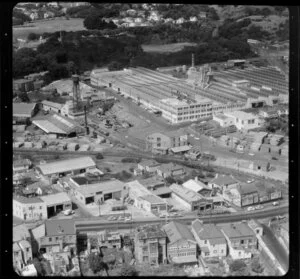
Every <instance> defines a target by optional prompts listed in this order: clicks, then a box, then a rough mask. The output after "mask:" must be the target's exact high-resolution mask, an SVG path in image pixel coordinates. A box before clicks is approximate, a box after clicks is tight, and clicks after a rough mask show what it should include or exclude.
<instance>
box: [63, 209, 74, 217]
mask: <svg viewBox="0 0 300 279" xmlns="http://www.w3.org/2000/svg"><path fill="white" fill-rule="evenodd" d="M63 213H64V215H66V216H68V215H71V214H74V210H72V209H66V210H65V211H63Z"/></svg>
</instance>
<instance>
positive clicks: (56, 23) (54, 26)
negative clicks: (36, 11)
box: [13, 18, 85, 39]
mask: <svg viewBox="0 0 300 279" xmlns="http://www.w3.org/2000/svg"><path fill="white" fill-rule="evenodd" d="M60 30H64V31H80V30H85V27H84V26H83V19H82V18H71V19H69V20H67V19H63V18H56V19H53V20H44V21H36V22H33V23H27V24H24V25H23V27H13V38H14V39H17V38H18V39H26V38H27V36H28V34H30V33H36V34H43V33H44V32H56V31H60Z"/></svg>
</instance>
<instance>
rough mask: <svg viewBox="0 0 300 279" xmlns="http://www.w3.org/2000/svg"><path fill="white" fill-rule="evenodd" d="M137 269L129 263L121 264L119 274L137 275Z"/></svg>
mask: <svg viewBox="0 0 300 279" xmlns="http://www.w3.org/2000/svg"><path fill="white" fill-rule="evenodd" d="M138 275H139V273H138V271H137V270H136V269H135V268H134V267H133V266H131V265H128V264H125V265H123V266H122V268H121V271H120V276H138Z"/></svg>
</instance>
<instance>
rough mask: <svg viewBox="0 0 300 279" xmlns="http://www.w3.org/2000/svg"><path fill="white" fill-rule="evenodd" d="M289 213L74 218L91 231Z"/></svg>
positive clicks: (80, 228) (282, 210) (283, 209)
mask: <svg viewBox="0 0 300 279" xmlns="http://www.w3.org/2000/svg"><path fill="white" fill-rule="evenodd" d="M286 213H288V206H280V207H277V208H271V209H268V210H260V211H254V212H239V213H231V214H222V215H207V216H201V217H196V216H193V217H179V218H178V217H173V218H160V219H159V218H149V219H148V218H147V219H145V218H143V219H136V220H133V221H131V222H108V221H107V220H103V219H99V217H94V218H90V219H87V218H76V219H75V218H74V221H75V226H76V229H77V231H80V232H83V231H90V230H93V231H94V230H95V231H98V230H103V229H132V228H133V227H137V226H140V225H146V224H156V223H165V222H167V221H175V220H177V221H181V222H183V223H186V224H188V225H190V224H191V222H192V221H193V220H195V219H197V218H198V219H200V220H202V221H203V223H214V224H217V223H228V222H238V221H243V220H246V221H248V220H250V219H263V218H266V217H273V216H277V215H283V214H286Z"/></svg>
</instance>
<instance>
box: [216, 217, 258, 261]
mask: <svg viewBox="0 0 300 279" xmlns="http://www.w3.org/2000/svg"><path fill="white" fill-rule="evenodd" d="M218 227H219V228H220V230H221V231H222V233H223V235H224V237H225V238H226V241H227V244H228V248H229V255H230V256H231V257H232V259H234V260H237V259H251V257H252V254H253V252H255V251H256V249H257V238H256V235H255V233H254V231H253V230H252V229H251V228H250V227H249V226H248V224H247V223H244V222H241V223H231V224H220V225H218Z"/></svg>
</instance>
